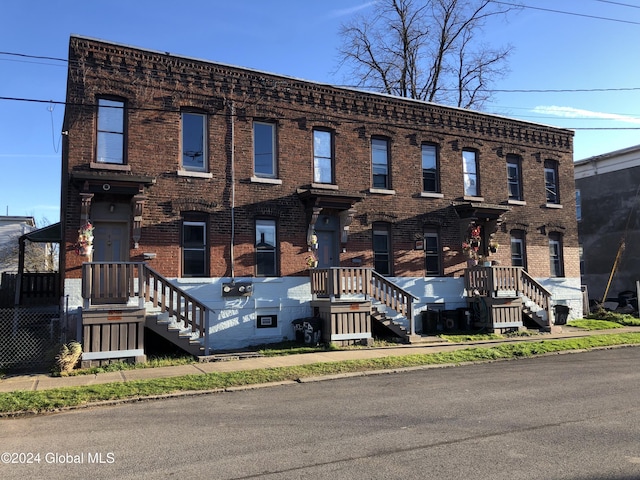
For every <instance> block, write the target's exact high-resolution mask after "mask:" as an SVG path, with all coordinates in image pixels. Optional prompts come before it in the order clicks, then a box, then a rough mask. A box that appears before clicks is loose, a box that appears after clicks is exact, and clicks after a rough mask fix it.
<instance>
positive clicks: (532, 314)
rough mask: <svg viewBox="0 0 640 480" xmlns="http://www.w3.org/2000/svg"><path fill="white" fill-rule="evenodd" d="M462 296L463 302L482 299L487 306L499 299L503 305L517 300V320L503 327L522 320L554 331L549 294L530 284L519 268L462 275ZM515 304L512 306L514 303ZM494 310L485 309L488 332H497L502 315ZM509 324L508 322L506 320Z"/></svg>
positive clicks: (485, 269)
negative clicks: (464, 293) (491, 329)
mask: <svg viewBox="0 0 640 480" xmlns="http://www.w3.org/2000/svg"><path fill="white" fill-rule="evenodd" d="M465 292H466V295H467V298H469V299H474V298H475V299H478V298H480V299H481V298H483V297H484V298H486V299H487V303H489V304H492V303H493V302H496V303H498V302H497V300H496V299H502V300H503V302H502V303H503V304H505V303H507V302H506V301H507V300H508V299H513V300H514V301H515V300H517V302H518V304H520V305H521V306H520V308H519V309H518V316H519V318H518V319H516V318H514V317H513V315H512V318H511V319H510V320H511V321H507V322H505V323H506V324H510V325H512V324H514V323H516V322H517V321H520V322H522V319H523V318H526V319H528V320H530V321H532V322H535V323H536V324H537V325H538V326H540V328H541V329H543V330H545V331H551V330H552V329H553V328H554V326H555V325H554V323H555V322H554V316H553V305H552V294H551V292H550V291H549V290H547V289H546V288H544V287H543V286H542V285H540V284H539V283H538V282H537V281H536V280H534V279H533V278H532V277H531V276H530V275H529V273H528V272H527V271H526V270H524V269H523V268H522V267H502V266H487V267H484V266H474V267H470V268H468V269H467V270H466V271H465ZM514 303H515V302H514ZM497 310H498V309H493V308H489V309H488V319H487V321H488V324H489V327H490V328H494V329H500V328H502V327H501V322H500V320H501V319H497V318H496V317H500V316H501V315H502V314H503V312H497ZM507 320H509V319H507Z"/></svg>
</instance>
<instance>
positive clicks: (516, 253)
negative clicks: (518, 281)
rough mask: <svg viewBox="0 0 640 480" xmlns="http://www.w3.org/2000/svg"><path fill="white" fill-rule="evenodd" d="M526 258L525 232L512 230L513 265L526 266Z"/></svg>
mask: <svg viewBox="0 0 640 480" xmlns="http://www.w3.org/2000/svg"><path fill="white" fill-rule="evenodd" d="M525 260H526V255H525V245H524V232H522V231H519V230H514V231H512V232H511V265H512V266H514V267H524V268H526V264H525Z"/></svg>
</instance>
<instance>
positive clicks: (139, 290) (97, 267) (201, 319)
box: [82, 262, 210, 355]
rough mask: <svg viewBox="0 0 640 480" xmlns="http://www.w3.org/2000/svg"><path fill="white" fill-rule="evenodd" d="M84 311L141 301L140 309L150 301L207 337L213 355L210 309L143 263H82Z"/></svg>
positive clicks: (201, 336)
mask: <svg viewBox="0 0 640 480" xmlns="http://www.w3.org/2000/svg"><path fill="white" fill-rule="evenodd" d="M82 298H83V300H84V308H86V309H88V308H90V307H91V306H92V305H100V304H108V305H111V304H122V303H124V304H126V303H127V302H128V301H129V300H130V299H132V298H138V304H139V307H140V308H144V304H145V302H150V303H152V304H153V306H154V307H156V308H160V310H161V311H162V312H167V313H168V314H169V315H171V316H174V317H176V318H177V319H178V320H179V321H182V322H183V323H184V324H185V325H186V326H187V328H189V329H191V331H192V332H197V333H198V336H199V337H200V338H204V343H205V345H204V347H205V355H208V354H209V344H208V343H209V340H208V337H209V336H208V335H207V334H206V333H207V331H208V329H209V314H210V310H209V308H208V307H207V306H206V305H205V304H203V303H202V302H200V301H198V300H197V299H195V298H194V297H192V296H191V295H189V294H188V293H187V292H185V291H184V290H182V289H180V288H179V287H177V286H175V285H173V284H172V283H171V282H170V281H169V280H167V279H166V278H165V277H163V276H162V275H160V274H159V273H158V272H156V271H155V270H153V269H152V268H150V267H149V266H148V265H147V264H146V263H142V262H115V263H110V262H87V263H83V264H82Z"/></svg>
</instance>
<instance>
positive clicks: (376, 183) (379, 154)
mask: <svg viewBox="0 0 640 480" xmlns="http://www.w3.org/2000/svg"><path fill="white" fill-rule="evenodd" d="M371 169H372V187H373V188H380V189H386V190H389V189H391V182H390V177H389V141H388V140H387V139H385V138H372V139H371Z"/></svg>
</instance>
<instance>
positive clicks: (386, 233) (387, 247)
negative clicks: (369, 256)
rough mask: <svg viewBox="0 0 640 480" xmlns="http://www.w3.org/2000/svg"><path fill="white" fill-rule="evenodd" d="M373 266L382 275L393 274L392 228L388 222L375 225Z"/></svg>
mask: <svg viewBox="0 0 640 480" xmlns="http://www.w3.org/2000/svg"><path fill="white" fill-rule="evenodd" d="M373 268H374V269H375V271H376V272H378V273H379V274H381V275H391V274H392V269H391V228H390V225H389V224H387V223H375V224H374V225H373Z"/></svg>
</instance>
